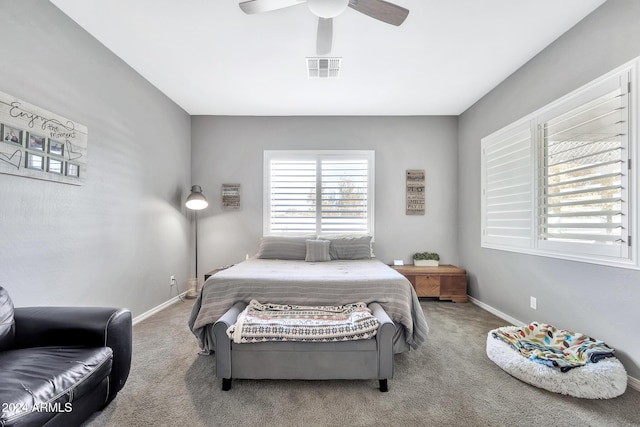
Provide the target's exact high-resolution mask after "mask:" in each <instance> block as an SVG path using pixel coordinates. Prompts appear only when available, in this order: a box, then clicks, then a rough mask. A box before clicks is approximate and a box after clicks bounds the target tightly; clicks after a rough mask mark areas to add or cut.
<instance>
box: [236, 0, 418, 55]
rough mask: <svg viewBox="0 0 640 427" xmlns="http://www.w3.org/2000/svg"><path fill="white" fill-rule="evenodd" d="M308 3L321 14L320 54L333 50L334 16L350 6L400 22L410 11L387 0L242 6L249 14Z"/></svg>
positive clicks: (252, 0)
mask: <svg viewBox="0 0 640 427" xmlns="http://www.w3.org/2000/svg"><path fill="white" fill-rule="evenodd" d="M302 3H307V6H309V10H311V13H313V14H314V15H316V16H317V17H318V38H317V41H316V50H317V53H318V55H324V54H328V53H330V52H331V44H332V40H333V18H335V17H336V16H338V15H340V14H341V13H342V12H344V11H345V9H346V8H347V7H350V8H351V9H354V10H356V11H358V12H360V13H363V14H365V15H367V16H370V17H372V18H374V19H377V20H379V21H382V22H386V23H387V24H391V25H395V26H398V25H400V24H402V23H403V22H404V20H405V19H406V17H407V15H409V11H408V10H407V9H405V8H403V7H400V6H398V5H395V4H393V3H389V2H386V1H384V0H248V1H243V2H241V3H240V9H242V11H243V12H244V13H246V14H249V15H253V14H256V13H263V12H270V11H272V10H277V9H284V8H285V7H290V6H296V5H299V4H302Z"/></svg>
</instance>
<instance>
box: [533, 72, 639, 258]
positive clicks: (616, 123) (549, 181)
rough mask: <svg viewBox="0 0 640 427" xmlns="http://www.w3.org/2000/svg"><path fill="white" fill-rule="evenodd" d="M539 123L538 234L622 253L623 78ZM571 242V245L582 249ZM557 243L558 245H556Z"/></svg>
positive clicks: (625, 227) (624, 177) (625, 111)
mask: <svg viewBox="0 0 640 427" xmlns="http://www.w3.org/2000/svg"><path fill="white" fill-rule="evenodd" d="M620 83H621V84H619V85H617V86H618V87H616V89H614V90H613V91H611V92H608V93H605V94H603V95H601V96H597V97H595V98H594V99H592V100H590V101H588V102H585V103H583V104H581V105H579V106H578V107H576V108H572V109H570V110H569V111H566V112H564V113H562V114H560V115H557V116H555V117H553V118H551V119H548V120H545V121H544V122H543V123H541V124H540V125H539V132H540V138H541V144H540V150H541V159H542V161H541V162H540V170H539V172H538V175H539V176H540V190H539V195H540V199H539V202H538V203H539V228H538V238H539V239H541V240H542V241H543V242H542V243H541V244H542V245H543V247H544V246H545V244H546V243H551V244H550V245H547V246H548V247H554V246H553V245H552V244H553V243H554V242H555V243H566V244H576V245H580V246H582V247H584V248H585V249H584V250H587V251H588V252H590V253H596V254H601V255H609V256H617V257H621V256H622V257H624V256H626V252H627V248H628V243H629V242H628V239H629V225H628V218H629V215H628V212H627V209H628V206H629V195H628V191H627V189H628V185H626V181H627V171H628V156H629V150H628V144H627V140H628V135H629V108H628V105H627V104H628V96H627V87H628V85H627V84H626V81H624V79H623V81H621V82H620ZM576 245H570V246H569V247H570V248H571V249H572V250H580V248H578V247H576ZM555 247H558V245H555Z"/></svg>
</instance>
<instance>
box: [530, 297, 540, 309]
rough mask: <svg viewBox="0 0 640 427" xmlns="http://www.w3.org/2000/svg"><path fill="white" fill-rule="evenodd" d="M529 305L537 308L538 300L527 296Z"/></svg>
mask: <svg viewBox="0 0 640 427" xmlns="http://www.w3.org/2000/svg"><path fill="white" fill-rule="evenodd" d="M529 305H530V306H531V308H532V309H534V310H537V309H538V301H537V300H536V297H529Z"/></svg>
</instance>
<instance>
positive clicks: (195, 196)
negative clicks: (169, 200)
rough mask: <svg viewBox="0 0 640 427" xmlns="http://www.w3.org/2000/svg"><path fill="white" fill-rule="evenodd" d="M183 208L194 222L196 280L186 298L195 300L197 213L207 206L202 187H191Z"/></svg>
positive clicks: (189, 288) (188, 290)
mask: <svg viewBox="0 0 640 427" xmlns="http://www.w3.org/2000/svg"><path fill="white" fill-rule="evenodd" d="M185 206H186V207H187V209H191V210H192V211H194V212H193V214H194V222H195V243H196V248H195V249H196V253H195V256H196V279H195V284H196V286H195V288H196V289H193V287H188V289H187V295H186V296H187V297H188V298H195V297H196V296H197V283H198V211H199V210H202V209H204V208H206V207H207V206H209V203H208V202H207V199H206V198H205V197H204V194H202V187H200V186H199V185H194V186H192V187H191V194H189V197H187V201H186V202H185Z"/></svg>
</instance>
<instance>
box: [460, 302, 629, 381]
mask: <svg viewBox="0 0 640 427" xmlns="http://www.w3.org/2000/svg"><path fill="white" fill-rule="evenodd" d="M468 298H469V301H471V302H472V303H473V304H475V305H477V306H478V307H480V308H482V309H483V310H486V311H488V312H489V313H491V314H493V315H496V316H498V317H499V318H501V319H504V320H506V321H507V322H509V323H511V324H512V325H514V326H522V325H524V324H526V323H525V322H521V321H519V320H518V319H516V318H514V317H511V316H509V315H508V314H505V313H503V312H501V311H500V310H496V309H495V308H493V307H491V306H490V305H488V304H485V303H483V302H482V301H480V300H477V299H475V298H473V297H471V296H468ZM627 385H628V386H629V387H631V388H632V389H634V390H637V391H640V380H639V379H637V378H634V377H632V376H630V375H627Z"/></svg>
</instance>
